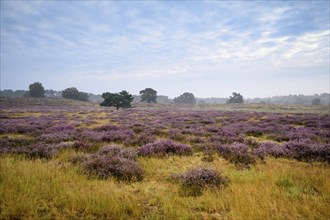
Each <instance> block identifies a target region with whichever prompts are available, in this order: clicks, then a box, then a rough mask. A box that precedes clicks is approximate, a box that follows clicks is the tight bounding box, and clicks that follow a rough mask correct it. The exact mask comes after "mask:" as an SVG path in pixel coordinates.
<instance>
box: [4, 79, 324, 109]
mask: <svg viewBox="0 0 330 220" xmlns="http://www.w3.org/2000/svg"><path fill="white" fill-rule="evenodd" d="M0 92H1V96H3V95H4V96H11V97H22V96H24V97H35V98H42V97H45V94H46V95H48V96H49V94H51V95H52V97H63V98H65V99H73V100H79V101H89V99H90V98H95V97H97V95H94V94H88V93H86V92H81V91H79V90H78V89H77V88H75V87H70V88H67V89H65V90H63V91H60V92H56V91H53V90H45V89H44V87H43V86H42V84H41V83H40V82H35V83H32V84H30V85H29V90H28V91H24V90H17V91H15V92H13V91H12V90H4V91H0ZM101 97H102V98H103V101H102V102H101V103H100V105H101V106H106V107H115V108H117V109H119V108H129V107H131V103H132V101H133V100H134V101H135V102H136V100H139V101H140V102H145V103H157V99H158V98H159V99H160V100H164V99H165V98H166V102H167V103H171V102H172V103H174V104H187V105H195V104H196V103H197V102H198V104H207V103H206V102H205V101H204V99H196V98H195V96H194V94H193V93H190V92H185V93H183V94H181V95H180V96H178V97H175V98H174V99H172V100H170V99H168V97H167V96H159V97H158V95H157V91H156V90H154V89H152V88H145V89H144V90H141V91H140V96H133V95H131V94H129V93H128V92H127V91H125V90H123V91H121V92H118V93H111V92H105V93H102V95H101ZM224 100H226V103H227V104H232V103H244V102H245V100H244V98H243V96H242V95H241V94H240V93H237V92H233V93H232V96H229V98H228V99H224ZM247 102H248V103H250V100H249V99H248V101H247ZM310 104H312V105H320V104H322V100H321V99H320V98H314V99H313V100H311V101H310Z"/></svg>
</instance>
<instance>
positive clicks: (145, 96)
mask: <svg viewBox="0 0 330 220" xmlns="http://www.w3.org/2000/svg"><path fill="white" fill-rule="evenodd" d="M140 95H141V102H147V103H156V102H157V101H156V99H157V91H156V90H153V89H152V88H146V89H144V90H141V91H140Z"/></svg>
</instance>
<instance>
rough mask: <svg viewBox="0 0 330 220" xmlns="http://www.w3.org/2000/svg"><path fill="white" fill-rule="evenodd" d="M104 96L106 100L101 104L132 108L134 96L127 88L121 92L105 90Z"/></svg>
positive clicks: (117, 107)
mask: <svg viewBox="0 0 330 220" xmlns="http://www.w3.org/2000/svg"><path fill="white" fill-rule="evenodd" d="M102 98H104V101H103V102H101V104H100V105H101V106H107V107H110V106H114V107H116V109H119V108H130V107H131V102H132V101H133V99H134V97H133V96H132V95H131V94H129V93H128V92H127V91H125V90H123V91H121V92H119V93H110V92H105V93H103V94H102Z"/></svg>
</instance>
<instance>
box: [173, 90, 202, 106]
mask: <svg viewBox="0 0 330 220" xmlns="http://www.w3.org/2000/svg"><path fill="white" fill-rule="evenodd" d="M173 102H174V103H176V104H190V105H194V104H196V99H195V96H194V94H192V93H189V92H185V93H183V94H182V95H180V96H179V97H176V98H174V99H173Z"/></svg>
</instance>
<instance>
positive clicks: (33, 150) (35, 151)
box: [16, 143, 64, 159]
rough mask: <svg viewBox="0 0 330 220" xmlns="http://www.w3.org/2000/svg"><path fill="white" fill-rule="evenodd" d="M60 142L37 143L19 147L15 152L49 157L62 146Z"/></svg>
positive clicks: (35, 156)
mask: <svg viewBox="0 0 330 220" xmlns="http://www.w3.org/2000/svg"><path fill="white" fill-rule="evenodd" d="M63 147H64V146H62V144H56V145H54V144H52V145H49V144H45V143H37V144H33V145H30V146H24V147H20V148H18V149H17V150H16V153H22V154H25V155H26V156H28V157H30V158H46V159H50V158H52V157H53V156H55V155H56V154H57V153H58V151H59V150H60V149H61V148H63Z"/></svg>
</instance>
